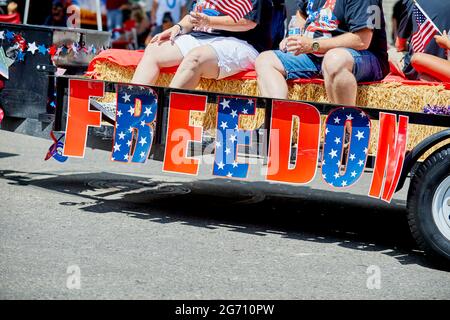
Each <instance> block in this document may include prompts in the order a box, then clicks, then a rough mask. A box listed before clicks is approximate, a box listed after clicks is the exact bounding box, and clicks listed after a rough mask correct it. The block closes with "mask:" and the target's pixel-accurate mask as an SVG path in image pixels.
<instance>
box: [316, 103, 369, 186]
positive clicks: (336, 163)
mask: <svg viewBox="0 0 450 320" xmlns="http://www.w3.org/2000/svg"><path fill="white" fill-rule="evenodd" d="M346 126H347V128H349V133H350V134H349V135H347V136H346V133H345V132H346V130H345V128H346ZM369 141H370V119H369V117H368V116H367V115H366V114H365V113H364V112H363V111H361V110H359V109H356V108H339V109H336V110H334V111H333V112H331V113H330V114H329V115H328V118H327V122H326V129H325V143H324V148H323V156H322V158H323V161H322V177H323V179H324V180H325V181H326V182H327V183H328V184H329V185H331V186H333V187H337V188H343V187H349V186H351V185H352V184H354V183H355V182H356V181H357V180H358V179H359V177H360V176H361V175H362V173H363V172H364V167H365V165H366V160H367V153H368V147H369ZM346 144H348V148H347V150H348V152H347V155H346V159H343V152H344V146H345V145H346ZM342 161H344V162H345V172H343V170H342V167H343V163H342Z"/></svg>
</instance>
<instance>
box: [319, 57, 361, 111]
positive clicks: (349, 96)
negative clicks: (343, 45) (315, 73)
mask: <svg viewBox="0 0 450 320" xmlns="http://www.w3.org/2000/svg"><path fill="white" fill-rule="evenodd" d="M354 63H355V62H354V59H353V57H352V55H351V54H350V52H348V51H347V50H345V49H340V48H339V49H333V50H330V51H328V52H327V54H326V55H325V57H324V59H323V63H322V71H323V76H324V79H325V88H326V90H327V95H328V98H329V99H330V100H331V102H332V103H336V104H343V105H348V106H354V105H356V95H357V93H358V83H357V81H356V78H355V76H354V75H353V65H354Z"/></svg>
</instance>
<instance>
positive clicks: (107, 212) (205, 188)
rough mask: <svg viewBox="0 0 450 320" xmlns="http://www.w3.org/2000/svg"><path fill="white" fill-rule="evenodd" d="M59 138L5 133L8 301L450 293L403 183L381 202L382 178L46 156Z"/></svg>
mask: <svg viewBox="0 0 450 320" xmlns="http://www.w3.org/2000/svg"><path fill="white" fill-rule="evenodd" d="M49 144H50V143H49V141H47V140H43V139H38V138H32V137H27V136H24V135H18V134H12V133H9V132H5V131H0V298H1V299H56V298H58V299H59V298H61V299H105V298H108V299H128V298H130V299H379V298H381V299H438V298H444V299H448V298H450V273H448V272H446V271H442V270H437V269H435V268H434V267H433V266H431V265H430V264H429V263H428V262H427V260H426V258H425V257H424V256H423V254H422V253H421V252H420V251H418V250H417V249H416V247H415V244H414V241H413V240H412V238H411V236H410V234H409V229H408V226H407V222H406V218H405V202H404V196H405V194H404V192H403V193H400V194H398V195H397V196H396V199H395V200H394V201H393V203H392V204H391V205H387V204H384V203H383V202H381V201H378V200H374V199H369V198H368V197H367V196H364V194H366V193H367V190H368V181H370V180H369V179H370V175H367V176H365V177H364V179H363V181H362V182H361V183H360V184H358V187H356V188H354V189H351V190H350V191H351V192H350V191H349V192H347V193H344V194H338V193H334V192H331V191H330V189H327V188H326V187H324V186H323V184H322V183H321V182H320V181H315V182H314V183H313V184H312V187H320V188H321V189H322V190H317V189H312V187H291V186H286V185H268V184H266V183H262V182H260V181H254V182H251V183H249V182H246V183H244V182H230V181H228V180H221V179H203V180H201V179H198V178H195V179H193V178H189V177H186V176H174V175H172V176H169V175H165V174H162V173H161V163H159V162H153V161H150V162H148V163H147V164H145V165H137V166H135V165H118V164H113V163H111V162H109V161H107V159H108V156H109V154H108V153H106V152H102V151H98V150H97V151H93V150H87V152H86V158H85V159H84V160H81V159H70V160H69V161H68V162H67V163H65V164H59V163H57V162H56V161H53V160H52V161H48V162H44V161H43V160H42V159H43V157H44V154H45V153H46V150H47V148H48V147H49ZM204 168H206V169H207V170H210V166H208V167H206V166H204ZM208 168H209V169H208ZM206 169H202V170H206ZM152 173H154V174H152Z"/></svg>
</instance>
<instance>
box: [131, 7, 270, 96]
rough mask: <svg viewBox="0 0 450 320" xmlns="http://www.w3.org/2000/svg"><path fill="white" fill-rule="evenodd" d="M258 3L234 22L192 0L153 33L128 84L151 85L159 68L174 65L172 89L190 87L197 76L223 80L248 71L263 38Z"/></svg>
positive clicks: (156, 77)
mask: <svg viewBox="0 0 450 320" xmlns="http://www.w3.org/2000/svg"><path fill="white" fill-rule="evenodd" d="M259 1H260V0H253V1H252V4H253V9H252V11H250V12H249V13H248V14H247V15H246V16H245V17H244V18H242V19H240V20H239V21H237V22H235V21H234V20H233V19H232V18H231V17H230V16H227V15H223V14H222V13H220V12H219V11H216V10H214V8H212V9H211V8H209V7H208V9H203V8H204V7H203V6H202V3H201V2H200V1H194V3H193V11H191V12H190V14H188V15H186V16H185V17H184V18H183V19H182V20H181V21H180V22H179V23H177V24H175V25H174V26H173V27H171V28H170V29H168V30H165V31H163V32H161V33H159V34H157V35H156V36H155V37H153V39H152V40H151V43H150V44H149V45H148V46H147V48H146V50H145V53H144V56H143V58H142V60H141V61H140V63H139V65H138V67H137V69H136V72H135V74H134V77H133V80H132V83H134V84H141V85H154V84H155V83H156V81H157V80H158V76H159V73H160V70H161V68H168V67H174V66H178V65H179V68H178V71H177V72H176V74H175V76H174V78H173V79H172V82H171V83H170V87H172V88H184V89H194V88H195V87H197V85H198V83H199V81H200V79H201V78H207V79H223V78H226V77H229V76H232V75H235V74H237V73H239V72H242V71H246V70H253V69H254V64H255V60H256V57H257V56H258V54H259V52H258V50H257V49H258V48H259V47H260V43H261V41H263V40H264V39H261V38H263V37H261V30H259V29H260V28H259V27H258V21H259V15H260V10H258V5H259ZM264 41H265V40H264ZM263 49H264V48H261V51H262V50H263Z"/></svg>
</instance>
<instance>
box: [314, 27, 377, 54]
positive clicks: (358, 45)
mask: <svg viewBox="0 0 450 320" xmlns="http://www.w3.org/2000/svg"><path fill="white" fill-rule="evenodd" d="M371 40H372V37H371V35H370V39H368V38H367V37H365V38H363V37H361V36H360V35H358V34H356V33H350V32H349V33H345V34H342V35H340V36H337V37H333V38H329V39H319V40H317V42H319V44H320V50H319V52H318V53H322V54H324V53H327V52H328V51H330V50H332V49H335V48H349V49H354V50H367V49H368V48H369V46H370V42H371Z"/></svg>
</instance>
